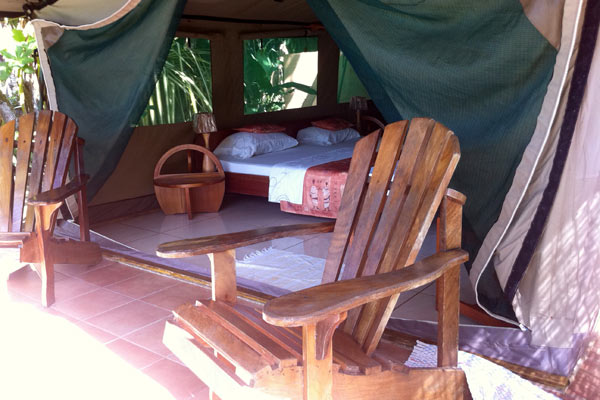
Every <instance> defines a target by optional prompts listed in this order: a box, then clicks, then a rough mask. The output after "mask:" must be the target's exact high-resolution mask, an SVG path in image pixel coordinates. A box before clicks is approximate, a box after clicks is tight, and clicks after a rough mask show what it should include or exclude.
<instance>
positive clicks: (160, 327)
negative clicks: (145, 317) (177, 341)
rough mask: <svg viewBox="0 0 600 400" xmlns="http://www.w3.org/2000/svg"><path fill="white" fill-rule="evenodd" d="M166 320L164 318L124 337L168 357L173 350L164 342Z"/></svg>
mask: <svg viewBox="0 0 600 400" xmlns="http://www.w3.org/2000/svg"><path fill="white" fill-rule="evenodd" d="M165 321H166V319H162V320H160V321H158V322H155V323H153V324H150V325H148V326H145V327H143V328H141V329H139V330H137V331H135V332H133V333H130V334H129V335H127V336H125V337H123V339H125V340H127V341H129V342H131V343H134V344H137V345H138V346H141V347H143V348H145V349H148V350H150V351H153V352H154V353H157V354H160V355H162V356H163V357H167V356H168V355H170V354H171V351H170V350H169V349H168V348H167V347H166V346H165V345H164V344H163V342H162V339H163V333H164V331H165Z"/></svg>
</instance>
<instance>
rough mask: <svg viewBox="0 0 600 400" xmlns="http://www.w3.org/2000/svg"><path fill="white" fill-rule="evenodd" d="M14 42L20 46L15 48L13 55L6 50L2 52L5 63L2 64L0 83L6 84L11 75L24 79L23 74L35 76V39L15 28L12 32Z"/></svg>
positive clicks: (0, 53) (0, 65) (0, 63)
mask: <svg viewBox="0 0 600 400" xmlns="http://www.w3.org/2000/svg"><path fill="white" fill-rule="evenodd" d="M12 33H13V40H14V41H15V42H18V43H19V44H18V45H17V46H16V47H15V50H14V52H13V53H10V52H9V51H8V50H6V49H2V50H0V55H2V58H3V59H4V61H2V62H0V81H2V82H5V81H6V80H8V78H10V76H11V75H13V74H14V75H15V76H17V77H22V76H23V74H34V73H35V70H34V67H33V64H34V63H35V59H34V58H33V53H34V51H35V49H36V48H37V47H36V44H35V38H34V37H33V36H30V35H27V36H26V35H25V34H24V33H23V31H22V30H20V29H17V28H14V29H13V30H12Z"/></svg>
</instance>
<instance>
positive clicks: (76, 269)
mask: <svg viewBox="0 0 600 400" xmlns="http://www.w3.org/2000/svg"><path fill="white" fill-rule="evenodd" d="M112 264H114V262H112V261H110V260H106V259H102V260H101V261H100V262H99V263H98V264H94V265H87V264H56V265H55V266H54V270H55V271H57V272H60V273H61V274H65V275H69V276H79V275H82V274H85V273H87V272H91V271H93V270H95V269H98V268H103V267H106V266H108V265H112Z"/></svg>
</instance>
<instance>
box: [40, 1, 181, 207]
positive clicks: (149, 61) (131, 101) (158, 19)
mask: <svg viewBox="0 0 600 400" xmlns="http://www.w3.org/2000/svg"><path fill="white" fill-rule="evenodd" d="M184 4H185V0H144V1H142V2H140V3H139V4H138V5H137V6H136V7H135V8H134V9H133V10H132V11H131V12H129V13H128V14H127V15H125V16H124V17H122V18H121V19H119V20H117V21H115V22H113V23H111V24H110V25H107V26H104V27H102V28H98V29H90V30H65V32H64V33H63V35H62V36H61V37H60V39H59V40H58V42H56V43H55V44H54V45H53V46H52V47H50V48H49V49H48V59H49V61H50V68H51V71H52V78H53V79H54V84H55V87H56V97H57V102H58V108H59V110H60V111H62V112H64V113H66V114H67V115H69V116H71V117H72V118H73V119H74V120H75V121H76V122H77V125H78V126H79V135H80V136H81V137H82V138H84V139H85V140H86V146H85V163H86V166H85V167H86V172H87V173H89V174H90V175H91V180H90V183H89V185H88V188H89V189H88V190H89V193H88V194H89V195H90V196H92V195H93V194H94V193H95V192H96V191H98V189H100V187H101V186H102V184H103V183H104V181H105V180H106V179H107V178H108V177H109V176H110V174H111V173H112V171H113V169H114V168H115V166H116V164H117V162H118V161H119V159H120V157H121V154H122V153H123V151H124V149H125V146H126V145H127V143H128V141H129V137H130V135H131V132H132V131H133V125H134V124H136V123H137V121H138V119H139V118H140V116H141V114H142V112H143V111H144V108H145V107H146V104H147V103H148V99H149V97H150V95H151V94H152V90H153V89H154V85H155V83H156V79H157V77H158V75H159V73H160V71H161V69H162V67H163V64H164V60H165V58H166V56H167V54H168V51H169V47H170V45H171V42H172V40H173V37H174V35H175V30H176V29H177V25H178V24H179V19H180V16H181V13H182V11H183V6H184ZM140 157H143V155H142V154H140Z"/></svg>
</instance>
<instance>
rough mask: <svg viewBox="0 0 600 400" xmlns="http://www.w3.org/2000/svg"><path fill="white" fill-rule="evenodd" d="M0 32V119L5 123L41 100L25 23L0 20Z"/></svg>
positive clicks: (34, 55) (31, 41) (33, 51)
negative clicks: (1, 47)
mask: <svg viewBox="0 0 600 400" xmlns="http://www.w3.org/2000/svg"><path fill="white" fill-rule="evenodd" d="M0 29H1V30H2V31H3V32H2V33H3V42H5V43H6V45H5V46H3V47H4V48H3V49H0V89H1V90H0V118H1V119H2V120H3V121H5V122H6V121H8V120H11V119H14V118H15V117H17V116H18V115H21V114H24V113H28V112H31V111H34V110H35V109H36V108H39V106H41V104H36V98H37V99H38V101H41V96H40V95H39V93H40V90H39V88H40V87H42V85H41V83H40V79H41V75H40V70H39V63H38V62H37V46H36V42H35V38H34V36H33V34H31V33H30V32H31V28H30V27H29V26H27V25H26V23H25V20H23V19H3V20H0ZM9 30H10V35H7V33H8V31H9Z"/></svg>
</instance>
